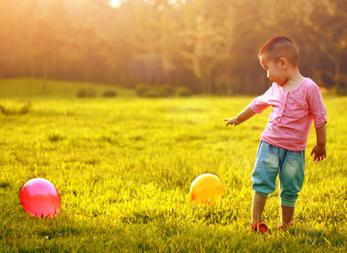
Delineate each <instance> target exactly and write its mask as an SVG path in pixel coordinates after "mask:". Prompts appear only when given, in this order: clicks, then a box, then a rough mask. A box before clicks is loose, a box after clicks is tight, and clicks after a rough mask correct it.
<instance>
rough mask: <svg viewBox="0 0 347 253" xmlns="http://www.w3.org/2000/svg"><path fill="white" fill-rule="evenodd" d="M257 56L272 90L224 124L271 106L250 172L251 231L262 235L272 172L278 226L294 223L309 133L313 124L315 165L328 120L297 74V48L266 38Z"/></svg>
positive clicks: (312, 88)
mask: <svg viewBox="0 0 347 253" xmlns="http://www.w3.org/2000/svg"><path fill="white" fill-rule="evenodd" d="M258 58H259V60H260V64H261V66H262V67H263V69H264V70H265V71H266V73H267V78H268V79H270V80H271V81H272V82H273V83H272V86H271V87H270V88H269V89H268V90H267V91H266V92H265V93H264V94H263V95H261V96H259V97H256V98H255V99H254V100H253V101H252V102H251V103H250V104H249V105H248V106H247V107H246V108H245V109H244V110H243V111H242V112H240V113H239V114H238V115H237V116H236V117H234V118H227V119H225V120H224V121H226V125H227V126H228V125H234V126H237V125H239V124H241V123H242V122H244V121H246V120H248V119H249V118H251V117H252V116H253V115H255V114H256V113H260V112H262V111H263V110H264V109H265V108H266V107H268V106H272V112H271V115H270V117H269V120H268V123H267V125H266V128H265V130H264V132H263V133H262V137H261V141H260V144H259V147H258V152H257V157H256V161H255V165H254V170H253V174H252V188H253V190H254V193H253V199H252V218H251V229H252V230H253V231H258V232H260V233H266V232H267V230H268V229H267V227H266V225H265V223H264V222H263V221H262V213H263V210H264V206H265V202H266V198H267V195H268V194H269V193H272V192H273V191H274V190H275V189H276V183H275V181H276V177H277V174H279V178H280V197H281V224H280V225H279V228H282V229H286V228H288V227H289V226H292V225H293V214H294V207H295V202H296V199H297V196H298V193H299V191H300V190H301V187H302V184H303V180H304V168H305V147H306V142H307V136H308V132H309V130H310V127H311V124H312V121H314V125H315V128H316V139H317V144H316V146H315V147H314V148H313V150H312V152H311V156H312V155H313V156H314V161H321V160H323V159H324V158H325V157H326V149H325V145H326V130H325V124H326V123H327V118H326V110H325V106H324V104H323V101H322V97H321V94H320V91H319V87H318V86H317V84H315V83H314V82H313V81H312V80H311V79H310V78H305V77H303V76H302V75H301V74H300V71H299V67H298V58H299V49H298V47H297V46H296V45H295V43H294V42H293V41H292V40H291V39H290V38H288V37H285V36H277V37H273V38H271V39H270V40H268V41H267V42H265V43H264V44H263V45H262V46H261V48H260V50H259V53H258Z"/></svg>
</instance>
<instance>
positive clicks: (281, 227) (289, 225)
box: [278, 221, 294, 230]
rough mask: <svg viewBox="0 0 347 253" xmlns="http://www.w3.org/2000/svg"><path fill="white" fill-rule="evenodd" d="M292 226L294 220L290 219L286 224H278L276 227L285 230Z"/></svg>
mask: <svg viewBox="0 0 347 253" xmlns="http://www.w3.org/2000/svg"><path fill="white" fill-rule="evenodd" d="M292 226H294V222H293V221H290V222H288V223H287V224H280V225H278V229H280V230H287V229H288V228H290V227H292Z"/></svg>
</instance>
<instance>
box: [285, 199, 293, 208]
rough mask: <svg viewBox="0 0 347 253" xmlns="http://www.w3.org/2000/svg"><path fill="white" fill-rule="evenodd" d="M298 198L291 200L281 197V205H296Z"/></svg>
mask: <svg viewBox="0 0 347 253" xmlns="http://www.w3.org/2000/svg"><path fill="white" fill-rule="evenodd" d="M295 202H296V199H294V200H289V199H281V205H282V206H289V207H295Z"/></svg>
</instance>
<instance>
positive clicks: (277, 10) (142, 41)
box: [0, 0, 347, 94]
mask: <svg viewBox="0 0 347 253" xmlns="http://www.w3.org/2000/svg"><path fill="white" fill-rule="evenodd" d="M120 2H121V3H122V4H121V5H120V6H118V7H117V8H114V7H112V6H111V5H110V3H109V2H108V1H107V0H74V1H69V0H59V1H58V0H21V1H10V0H0V13H1V15H0V78H6V77H18V76H28V77H32V78H43V79H46V78H47V79H62V80H79V81H87V82H99V83H100V82H103V83H110V84H117V85H122V86H125V87H135V86H136V85H139V84H147V85H170V86H174V87H181V86H185V87H189V88H190V89H191V90H193V91H194V92H199V93H210V94H251V93H259V92H261V91H263V90H264V89H265V88H266V87H267V86H268V85H269V84H268V83H269V81H267V80H266V74H265V73H264V71H263V70H262V69H261V66H260V64H259V62H258V59H257V50H258V48H259V47H260V45H261V44H262V43H263V42H264V41H266V40H267V39H268V38H270V37H271V36H274V35H287V36H289V37H291V38H292V39H293V40H294V41H295V42H296V43H297V44H298V46H299V48H300V52H301V53H300V66H301V69H302V73H303V74H304V75H306V76H310V77H311V78H313V79H314V80H315V81H316V82H317V83H319V84H320V85H322V86H325V87H328V88H329V87H335V88H336V89H338V90H346V86H347V67H346V66H347V15H346V13H347V1H345V0H322V1H315V0H305V1H302V0H292V1H283V0H259V1H254V0H213V1H211V0H176V1H173V0H123V1H120Z"/></svg>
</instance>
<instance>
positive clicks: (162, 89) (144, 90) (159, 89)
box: [135, 84, 175, 97]
mask: <svg viewBox="0 0 347 253" xmlns="http://www.w3.org/2000/svg"><path fill="white" fill-rule="evenodd" d="M135 90H136V95H138V96H140V97H170V96H174V95H175V89H174V88H173V87H171V86H169V85H145V84H139V85H138V86H136V88H135Z"/></svg>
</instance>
